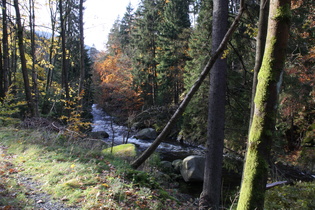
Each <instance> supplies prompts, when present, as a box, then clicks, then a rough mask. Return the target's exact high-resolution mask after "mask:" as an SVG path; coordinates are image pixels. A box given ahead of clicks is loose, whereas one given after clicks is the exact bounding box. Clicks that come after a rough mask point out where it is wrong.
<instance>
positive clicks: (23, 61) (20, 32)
mask: <svg viewBox="0 0 315 210" xmlns="http://www.w3.org/2000/svg"><path fill="white" fill-rule="evenodd" d="M14 8H15V12H16V23H17V36H18V45H19V51H20V60H21V67H22V74H23V80H24V89H25V96H26V101H27V105H28V109H29V111H30V114H31V117H33V116H35V109H34V102H33V98H32V92H31V87H30V83H29V78H28V72H27V67H26V59H25V50H24V43H23V27H22V23H21V15H20V9H19V2H18V0H14Z"/></svg>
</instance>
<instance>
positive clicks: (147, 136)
mask: <svg viewBox="0 0 315 210" xmlns="http://www.w3.org/2000/svg"><path fill="white" fill-rule="evenodd" d="M156 137H157V133H156V131H155V130H154V129H153V128H145V129H142V130H140V131H139V132H138V133H137V134H136V135H135V138H137V139H141V140H153V139H155V138H156Z"/></svg>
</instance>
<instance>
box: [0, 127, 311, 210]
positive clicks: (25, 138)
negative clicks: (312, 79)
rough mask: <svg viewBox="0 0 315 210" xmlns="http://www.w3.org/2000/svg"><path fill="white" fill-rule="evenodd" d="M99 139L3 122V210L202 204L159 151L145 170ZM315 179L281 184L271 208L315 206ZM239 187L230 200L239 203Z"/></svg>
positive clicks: (269, 198)
mask: <svg viewBox="0 0 315 210" xmlns="http://www.w3.org/2000/svg"><path fill="white" fill-rule="evenodd" d="M104 148H106V146H105V145H104V143H103V142H101V141H98V140H91V139H90V140H84V139H80V140H79V138H75V137H73V136H72V137H71V138H70V139H69V136H67V135H65V134H60V133H56V132H52V131H49V130H45V129H23V128H18V127H0V210H2V209H3V210H4V209H5V210H16V209H18V210H19V209H47V210H62V209H64V210H67V209H91V210H92V209H115V210H116V209H158V210H163V209H179V210H180V209H185V210H189V209H198V207H197V203H198V202H197V199H196V198H194V197H191V196H189V195H187V194H183V193H181V192H180V191H179V189H178V183H177V178H178V177H177V178H176V177H172V175H169V174H164V173H161V172H160V171H159V170H158V169H157V168H156V165H157V162H158V161H159V160H158V157H157V156H153V157H152V158H150V160H148V161H147V162H146V163H145V164H144V166H143V167H142V168H141V170H133V169H132V168H130V166H129V163H130V159H128V158H121V157H120V158H118V157H115V156H113V155H105V154H104V153H102V150H103V149H104ZM314 197H315V182H298V183H295V184H294V185H287V186H277V187H274V188H272V189H270V190H267V193H266V202H265V207H266V208H265V209H295V208H302V209H315V200H314V199H313V198H314ZM236 202H237V192H236V193H235V194H234V195H233V194H232V196H231V197H230V203H229V205H228V206H226V207H224V208H222V209H235V207H236Z"/></svg>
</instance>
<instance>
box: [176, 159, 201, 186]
mask: <svg viewBox="0 0 315 210" xmlns="http://www.w3.org/2000/svg"><path fill="white" fill-rule="evenodd" d="M204 167H205V158H204V157H202V156H198V155H191V156H188V157H186V158H185V159H184V160H183V164H182V167H181V169H180V173H181V174H182V177H183V178H184V180H185V181H186V182H202V181H203V176H204V175H203V174H204Z"/></svg>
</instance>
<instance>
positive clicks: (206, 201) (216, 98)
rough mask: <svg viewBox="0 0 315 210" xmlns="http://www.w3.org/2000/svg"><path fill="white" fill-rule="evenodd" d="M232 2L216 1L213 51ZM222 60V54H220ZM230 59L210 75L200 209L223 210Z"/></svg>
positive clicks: (213, 24) (217, 45)
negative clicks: (224, 152) (229, 4)
mask: <svg viewBox="0 0 315 210" xmlns="http://www.w3.org/2000/svg"><path fill="white" fill-rule="evenodd" d="M227 23H228V1H227V0H214V1H213V20H212V50H213V52H214V51H215V50H216V49H217V48H218V47H219V46H220V43H221V41H222V39H223V38H224V35H225V33H226V30H227ZM220 57H222V55H220ZM226 73H227V62H226V59H222V58H220V59H217V61H216V62H215V64H214V65H213V68H212V70H211V72H210V89H209V108H208V126H207V150H206V161H205V172H204V180H203V190H202V193H201V195H200V201H199V209H219V205H220V196H221V174H222V162H223V145H224V125H225V94H226Z"/></svg>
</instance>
